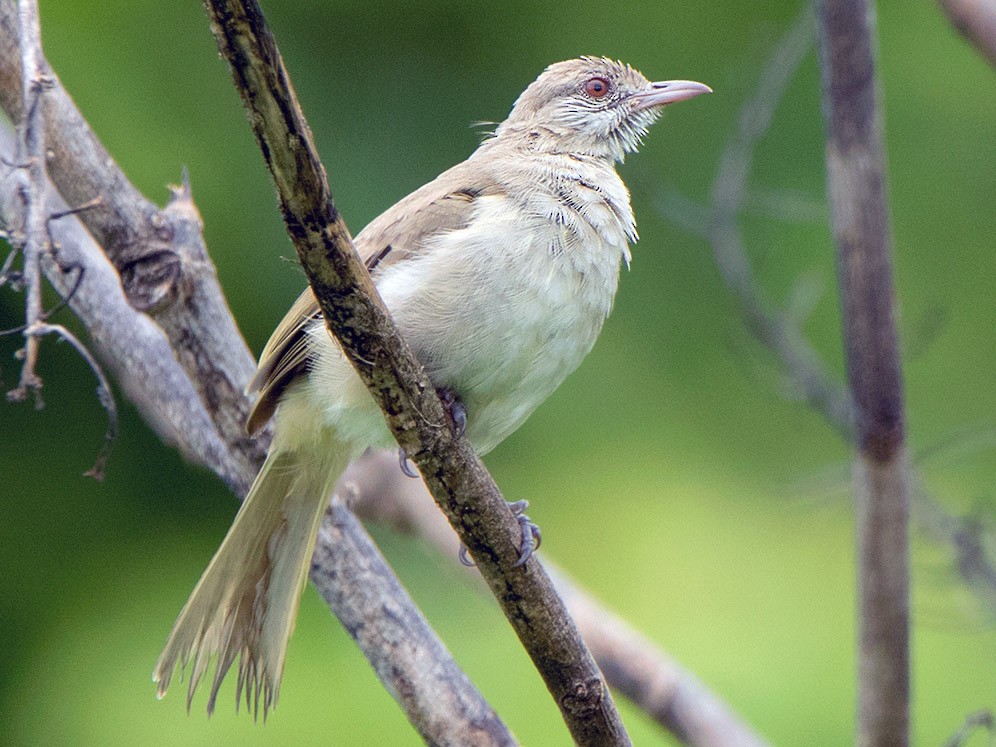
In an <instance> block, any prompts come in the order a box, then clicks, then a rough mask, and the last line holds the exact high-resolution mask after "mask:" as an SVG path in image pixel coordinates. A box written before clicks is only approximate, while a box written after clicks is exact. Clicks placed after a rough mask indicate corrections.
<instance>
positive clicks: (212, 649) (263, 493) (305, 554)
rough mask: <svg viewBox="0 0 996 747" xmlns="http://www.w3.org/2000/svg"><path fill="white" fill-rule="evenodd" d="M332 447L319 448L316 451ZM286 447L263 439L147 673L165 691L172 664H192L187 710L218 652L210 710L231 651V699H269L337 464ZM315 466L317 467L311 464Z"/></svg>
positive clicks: (251, 702)
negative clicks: (225, 524) (238, 498)
mask: <svg viewBox="0 0 996 747" xmlns="http://www.w3.org/2000/svg"><path fill="white" fill-rule="evenodd" d="M336 452H339V453H344V450H340V449H331V450H330V451H328V452H325V455H323V456H324V459H323V461H328V460H329V459H330V458H332V459H333V460H335V461H340V459H341V457H333V456H331V455H332V454H335V453H336ZM301 461H302V459H301V457H300V456H299V455H298V454H297V453H296V452H293V451H283V452H277V451H276V450H274V449H271V452H270V454H269V456H267V459H266V463H265V464H264V465H263V468H262V469H261V470H260V472H259V475H257V476H256V480H255V482H254V483H253V485H252V487H251V488H250V489H249V494H248V496H247V497H246V500H245V502H244V503H243V504H242V508H241V509H240V510H239V512H238V514H237V515H236V517H235V521H234V522H233V523H232V527H231V529H229V530H228V535H227V536H226V537H225V540H224V541H223V542H222V544H221V547H220V548H218V552H216V553H215V556H214V558H212V560H211V563H210V565H208V567H207V570H206V571H204V575H203V576H201V580H200V581H199V582H198V583H197V586H196V587H195V588H194V591H193V593H192V594H191V595H190V599H188V600H187V604H186V605H185V606H184V608H183V610H182V611H181V612H180V616H179V617H178V618H177V620H176V623H175V624H174V625H173V631H172V632H171V633H170V636H169V640H168V641H167V642H166V647H165V648H164V649H163V652H162V654H161V655H160V657H159V661H158V662H157V663H156V668H155V671H154V672H153V675H152V679H153V681H154V682H156V683H158V686H159V689H158V694H159V697H162V696H163V695H165V693H166V689H167V688H168V687H169V683H170V679H171V678H172V676H173V671H174V669H175V667H176V664H177V663H178V662H179V664H180V667H181V673H182V671H183V670H184V669H186V667H187V665H188V664H189V665H190V670H189V678H190V679H189V683H188V685H187V710H188V711H189V710H190V704H191V701H192V699H193V696H194V690H196V689H197V685H198V684H199V683H200V681H201V678H202V677H203V676H204V674H205V672H206V671H207V668H208V665H209V663H210V661H211V659H212V658H214V656H215V655H217V657H218V661H217V665H216V668H215V674H214V679H213V680H212V683H211V694H210V696H209V697H208V704H207V710H208V714H210V713H212V712H213V711H214V705H215V700H216V698H217V696H218V688H219V687H220V686H221V681H222V679H223V678H224V676H225V673H226V672H227V671H228V669H229V667H231V665H232V663H233V662H234V661H235V659H236V657H238V659H239V669H238V671H239V675H238V677H239V678H238V686H237V689H236V695H235V700H236V708H237V707H238V703H239V701H240V700H241V699H242V692H243V690H244V691H245V699H246V707H247V708H248V709H249V710H251V711H252V712H253V714H254V715H256V716H258V714H259V706H260V702H261V701H262V706H263V718H264V719H265V718H266V714H267V711H268V710H269V709H270V707H271V706H273V705H274V704H275V703H276V700H277V695H278V693H279V691H280V677H281V675H282V674H283V669H284V655H285V653H286V651H287V641H288V639H289V638H290V634H291V631H292V630H293V629H294V621H295V619H296V618H297V609H298V602H299V601H300V598H301V592H302V590H303V588H304V584H305V581H306V580H307V577H308V569H309V567H310V563H311V554H312V552H313V550H314V548H315V535H316V534H317V531H318V524H319V522H320V521H321V518H322V515H323V513H324V511H325V507H326V505H327V502H328V498H329V496H330V495H331V493H332V490H333V488H334V486H335V482H336V479H337V478H338V477H339V474H340V473H341V472H342V469H344V468H345V466H346V465H345V464H344V463H343V464H326V465H322V467H323V468H322V469H320V470H316V469H315V467H316V465H315V464H313V463H309V464H301V463H300V462H301ZM318 473H320V474H318Z"/></svg>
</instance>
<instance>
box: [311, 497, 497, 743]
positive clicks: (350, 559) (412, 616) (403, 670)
mask: <svg viewBox="0 0 996 747" xmlns="http://www.w3.org/2000/svg"><path fill="white" fill-rule="evenodd" d="M347 497H348V496H347ZM436 513H437V514H438V512H436ZM357 540H362V541H357ZM343 570H345V572H346V573H348V574H350V576H351V577H352V580H351V582H348V583H343V579H341V578H338V577H337V574H338V573H340V572H342V571H343ZM311 580H312V582H313V583H314V584H315V587H316V588H317V589H318V591H319V593H320V594H321V595H322V597H324V598H325V599H326V600H332V601H330V602H329V603H330V604H332V605H333V606H334V607H335V609H337V610H341V611H342V614H340V616H339V619H340V620H341V622H342V624H343V626H344V627H345V628H346V630H347V631H349V634H350V635H351V636H352V637H353V639H354V640H356V642H357V643H358V644H359V645H360V647H361V648H362V649H363V650H365V651H371V652H374V653H373V655H371V656H368V658H369V659H370V663H371V665H372V666H373V668H374V670H375V671H376V672H377V676H378V677H379V678H380V680H381V682H382V683H383V684H384V686H385V687H386V688H387V690H388V692H390V693H391V695H392V696H393V697H394V699H395V700H397V701H398V703H400V704H401V706H402V708H403V709H404V711H405V713H406V714H408V718H409V721H410V722H411V724H412V726H414V727H415V729H416V730H417V731H418V733H419V734H421V735H422V737H423V738H424V739H425V740H426V742H427V743H428V744H449V745H471V746H473V745H482V746H483V745H495V746H496V747H503V746H507V745H514V744H517V742H516V741H515V738H514V737H513V736H512V735H511V734H510V733H509V731H508V729H507V728H506V727H505V725H504V724H503V723H502V722H501V721H500V720H499V718H498V716H497V715H496V714H495V712H494V711H493V710H492V709H491V708H490V707H489V706H488V705H487V703H486V702H485V701H484V699H483V698H481V697H480V695H479V694H478V693H477V691H476V689H475V688H474V686H473V684H472V683H471V682H470V680H468V679H467V675H465V674H464V673H463V671H462V670H461V669H460V668H459V667H458V666H457V665H456V663H455V662H454V661H453V659H452V658H451V657H450V655H449V652H448V651H447V650H446V647H445V646H444V645H443V643H442V641H440V640H439V638H438V637H437V636H436V634H435V632H434V631H433V630H432V629H431V628H430V627H429V625H428V623H427V622H426V621H425V618H423V617H422V615H421V614H419V613H418V610H417V608H416V607H415V604H414V603H413V602H412V601H411V599H410V598H409V597H408V595H407V593H406V592H405V590H404V589H403V588H402V587H401V584H400V583H398V580H397V579H396V578H395V577H394V574H393V573H391V572H390V569H389V568H388V567H387V563H386V561H385V560H384V558H383V557H382V556H381V555H380V553H379V552H378V551H377V548H376V547H375V546H374V544H373V542H371V541H370V540H369V538H368V537H367V535H366V532H365V531H364V529H363V527H362V526H361V525H360V523H359V521H357V519H356V516H355V515H354V514H353V513H352V511H349V510H348V509H346V508H345V506H343V504H342V503H341V502H340V501H339V500H338V499H334V500H333V501H332V506H331V508H330V510H329V513H328V514H327V516H326V520H325V522H324V524H323V525H322V528H321V530H320V531H319V535H318V546H317V548H316V550H315V555H314V558H313V559H312V561H311ZM372 620H377V621H380V622H379V624H375V625H374V624H371V621H372ZM372 639H373V640H376V641H377V642H376V644H375V645H374V644H372V643H371V640H372ZM413 639H414V640H416V641H419V642H420V645H418V646H412V645H411V641H412V640H413Z"/></svg>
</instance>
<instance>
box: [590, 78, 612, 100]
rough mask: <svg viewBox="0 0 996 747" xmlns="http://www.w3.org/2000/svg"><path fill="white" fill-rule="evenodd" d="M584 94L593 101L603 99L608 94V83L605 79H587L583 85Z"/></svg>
mask: <svg viewBox="0 0 996 747" xmlns="http://www.w3.org/2000/svg"><path fill="white" fill-rule="evenodd" d="M584 92H585V93H586V94H588V95H589V96H591V97H592V98H593V99H601V98H604V97H605V95H606V94H607V93H608V92H609V81H607V80H606V79H605V78H589V79H588V81H587V82H586V83H585V84H584Z"/></svg>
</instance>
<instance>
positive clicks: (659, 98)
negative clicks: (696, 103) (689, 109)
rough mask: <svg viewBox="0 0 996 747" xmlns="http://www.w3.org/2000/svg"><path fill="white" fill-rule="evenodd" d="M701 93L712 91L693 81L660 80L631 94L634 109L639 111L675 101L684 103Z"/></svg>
mask: <svg viewBox="0 0 996 747" xmlns="http://www.w3.org/2000/svg"><path fill="white" fill-rule="evenodd" d="M702 93H712V89H711V88H709V86H707V85H705V84H704V83H696V82H695V81H694V80H662V81H659V82H657V83H651V84H650V87H649V88H647V89H646V90H644V91H640V92H639V93H635V94H633V96H632V100H633V105H634V108H635V109H636V110H637V111H639V110H640V109H651V108H653V107H655V106H664V105H665V104H673V103H674V102H675V101H684V100H685V99H690V98H692V97H694V96H698V95H699V94H702Z"/></svg>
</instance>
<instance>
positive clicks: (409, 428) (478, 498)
mask: <svg viewBox="0 0 996 747" xmlns="http://www.w3.org/2000/svg"><path fill="white" fill-rule="evenodd" d="M205 5H206V7H207V9H208V13H209V15H210V16H211V20H212V28H213V30H214V32H215V36H216V38H217V40H218V46H219V49H220V50H221V53H222V56H224V57H225V58H226V59H227V60H228V61H229V64H230V65H231V69H232V75H233V79H234V81H235V85H236V88H237V89H238V90H239V93H240V95H241V96H242V99H243V104H244V105H245V107H246V109H247V111H248V112H249V120H250V122H251V124H252V126H253V130H254V132H255V134H256V137H257V139H258V141H259V144H260V148H261V150H262V152H263V155H264V158H265V159H266V162H267V166H268V167H269V169H270V172H271V174H272V175H273V178H274V182H275V183H276V186H277V192H278V195H279V198H280V205H281V209H282V210H283V214H284V221H285V223H286V224H287V229H288V233H289V234H290V236H291V240H292V241H293V242H294V246H295V248H296V249H297V252H298V257H299V259H300V260H301V264H302V265H303V267H304V270H305V273H306V274H307V275H308V280H309V282H310V284H311V287H312V290H314V292H315V295H316V297H317V298H318V301H319V304H320V306H321V309H322V312H323V314H324V317H325V322H326V324H327V325H328V327H329V329H330V330H331V331H332V333H333V334H334V335H335V336H336V338H337V339H338V340H339V342H340V344H341V345H342V348H343V350H344V351H345V353H346V355H347V357H348V358H349V359H350V361H351V362H352V363H353V366H354V367H355V368H356V370H357V371H358V373H359V375H360V377H361V378H362V379H363V381H364V383H365V384H366V385H367V386H368V387H369V389H370V391H371V393H372V394H373V395H374V398H375V399H376V400H377V402H378V404H379V405H380V407H381V409H382V410H383V411H384V414H385V416H386V418H387V422H388V425H389V427H390V428H391V431H392V432H393V433H394V435H395V437H396V438H397V440H398V443H399V445H400V446H401V448H403V449H404V450H405V452H406V453H407V454H408V455H409V456H410V457H411V458H412V460H413V461H414V462H415V463H416V464H417V465H418V467H419V470H420V471H421V472H422V475H423V476H424V477H425V480H426V483H427V484H428V486H429V488H430V491H431V492H432V494H433V497H434V498H435V499H436V501H437V503H438V504H439V506H440V507H441V508H442V510H443V512H444V513H445V514H446V516H447V518H448V519H449V520H450V522H451V523H452V524H453V526H454V528H456V529H457V531H458V533H459V534H460V537H461V539H462V540H463V542H464V544H465V545H466V546H467V547H468V548H469V549H470V552H471V555H472V556H473V558H474V560H475V562H476V563H477V565H478V567H479V568H480V570H481V572H482V575H483V576H484V577H485V579H486V580H487V582H488V584H489V586H490V587H491V589H492V591H493V593H494V594H495V597H496V598H497V599H498V600H499V604H501V606H502V609H503V611H504V612H505V615H506V617H507V618H508V619H509V621H510V622H511V623H512V626H513V628H514V629H515V631H516V634H517V635H518V636H519V640H520V641H522V644H523V646H524V647H525V648H526V650H527V652H528V653H529V655H530V657H531V658H532V660H533V662H534V664H535V665H536V667H537V669H538V670H539V671H540V673H541V675H542V676H543V678H544V681H545V682H546V685H547V687H548V688H549V690H550V692H551V694H552V695H553V697H554V700H555V701H556V703H557V705H558V707H559V708H560V711H561V715H562V716H563V718H564V720H565V722H566V723H567V725H568V728H569V729H570V731H571V733H572V735H573V736H574V739H575V740H576V741H577V742H579V743H584V744H628V743H629V737H628V735H627V734H626V731H625V729H624V727H623V725H622V721H621V719H620V718H619V714H618V712H617V711H616V708H615V704H614V703H613V701H612V697H611V695H610V694H609V691H608V688H607V687H606V685H605V683H604V680H603V679H602V676H601V673H600V672H599V670H598V667H597V665H596V664H595V661H594V659H593V658H592V656H591V654H590V653H589V652H588V650H587V649H586V647H585V645H584V642H583V641H582V640H581V636H580V634H579V633H578V631H577V628H576V626H575V625H574V623H573V621H572V620H571V619H570V616H569V615H568V613H567V610H566V608H565V607H564V605H563V603H562V601H561V600H560V598H559V597H558V596H557V594H556V591H555V590H554V588H553V584H552V583H551V582H550V579H549V578H548V577H547V575H546V574H545V573H544V572H543V569H542V567H541V566H540V564H539V563H538V562H535V561H530V562H528V563H526V565H525V566H524V567H522V568H514V566H515V564H516V561H517V560H518V540H519V537H520V531H519V526H518V523H517V522H516V521H515V519H514V518H513V517H512V515H511V513H510V512H509V510H508V508H507V506H506V504H505V501H504V500H503V498H502V496H501V493H500V491H499V490H498V487H497V486H496V485H495V483H494V481H493V480H492V479H491V476H490V475H489V474H488V472H487V470H486V469H485V468H484V465H483V464H482V463H481V461H480V459H479V458H478V457H477V455H476V454H474V452H473V450H472V448H471V447H470V445H469V444H468V443H467V442H466V441H465V440H463V439H462V438H457V437H455V436H454V435H453V433H452V432H451V430H450V429H449V428H448V427H446V425H445V424H446V422H447V421H446V415H445V413H444V410H443V406H442V404H441V403H440V401H439V398H438V397H437V396H436V392H435V389H434V388H433V386H432V384H431V382H430V381H429V380H428V378H427V377H426V375H425V372H424V371H423V370H422V367H421V366H420V365H419V363H418V361H417V360H416V359H415V357H414V355H412V353H411V350H410V349H409V348H408V346H407V344H406V343H405V342H404V340H403V339H402V338H401V336H400V335H399V334H398V331H397V329H396V328H395V327H394V324H393V322H392V321H391V318H390V315H389V313H388V312H387V309H386V308H385V307H384V304H383V302H382V301H381V300H380V299H379V296H378V295H377V293H376V290H375V288H374V286H373V282H372V281H371V279H370V276H369V274H368V273H367V272H366V269H365V268H364V267H363V264H362V263H361V262H360V260H359V258H358V257H357V255H356V251H355V250H354V249H353V247H352V241H351V239H350V237H349V232H348V229H347V228H346V225H345V223H344V221H343V220H342V218H341V217H340V216H339V214H338V212H337V211H336V208H335V205H334V204H333V202H332V196H331V192H330V189H329V185H328V180H327V178H326V175H325V170H324V169H323V167H322V165H321V163H320V162H319V160H318V155H317V151H316V149H315V146H314V143H313V140H312V136H311V131H310V129H309V128H308V125H307V124H306V122H305V121H304V117H303V115H302V114H301V111H300V107H299V106H298V103H297V100H296V96H295V95H294V92H293V90H292V88H291V85H290V80H289V77H288V75H287V71H286V69H285V68H284V66H283V62H282V60H281V58H280V55H279V52H278V51H277V47H276V42H275V41H274V39H273V37H272V35H271V33H270V32H269V29H268V28H267V26H266V24H265V21H264V19H263V15H262V11H261V10H260V8H259V6H258V5H257V4H256V3H255V2H252V1H251V0H249V1H248V2H244V3H243V2H239V1H238V0H232V1H231V2H224V0H206V3H205Z"/></svg>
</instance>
